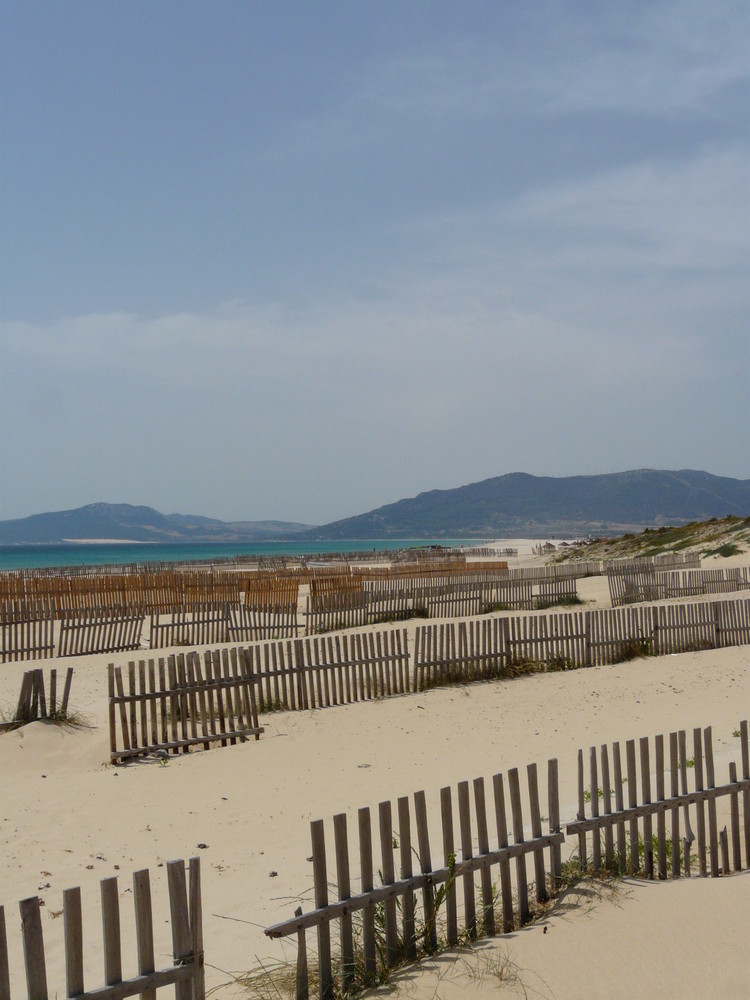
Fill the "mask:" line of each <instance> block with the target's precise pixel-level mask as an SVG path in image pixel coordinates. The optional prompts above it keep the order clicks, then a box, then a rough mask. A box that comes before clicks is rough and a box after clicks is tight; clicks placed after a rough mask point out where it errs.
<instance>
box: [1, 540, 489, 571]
mask: <svg viewBox="0 0 750 1000" xmlns="http://www.w3.org/2000/svg"><path fill="white" fill-rule="evenodd" d="M481 544H482V541H481V539H474V538H472V539H465V538H464V539H455V538H419V539H409V538H399V539H373V538H367V539H357V538H352V539H347V540H346V541H336V542H323V541H318V542H243V543H239V542H226V543H218V544H217V543H213V542H205V543H200V544H182V545H161V544H158V543H152V542H146V543H142V544H135V543H123V544H122V545H111V544H86V545H70V544H68V543H66V544H59V545H0V572H2V571H3V570H14V569H39V568H41V567H45V566H102V565H108V564H117V565H123V564H127V563H141V564H143V563H160V562H192V561H195V560H212V559H214V560H219V559H227V558H230V557H232V556H243V555H248V556H249V555H256V556H275V555H315V554H316V553H329V552H367V551H377V552H391V551H393V550H394V549H409V548H414V547H417V546H422V547H426V546H431V545H442V546H446V547H451V546H454V545H481Z"/></svg>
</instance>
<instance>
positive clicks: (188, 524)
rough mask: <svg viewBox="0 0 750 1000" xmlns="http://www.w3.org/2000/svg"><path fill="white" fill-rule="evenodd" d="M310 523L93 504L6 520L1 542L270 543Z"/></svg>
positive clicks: (0, 531) (0, 523)
mask: <svg viewBox="0 0 750 1000" xmlns="http://www.w3.org/2000/svg"><path fill="white" fill-rule="evenodd" d="M309 528H310V525H308V524H296V523H292V522H289V521H219V520H217V519H216V518H212V517H201V516H199V515H195V514H160V513H159V511H158V510H154V509H153V507H135V506H133V505H132V504H128V503H91V504H87V505H86V506H85V507H76V508H75V509H74V510H61V511H56V512H54V513H48V514H33V515H32V516H31V517H23V518H19V519H17V520H13V521H0V545H20V544H25V543H46V544H52V543H55V542H64V541H81V540H88V539H93V538H106V539H116V540H118V541H124V540H128V541H133V542H161V543H162V544H169V543H180V542H260V541H262V542H265V541H268V539H273V540H274V541H276V540H278V539H282V538H286V537H288V536H289V535H297V534H299V533H300V532H301V531H304V530H306V529H309Z"/></svg>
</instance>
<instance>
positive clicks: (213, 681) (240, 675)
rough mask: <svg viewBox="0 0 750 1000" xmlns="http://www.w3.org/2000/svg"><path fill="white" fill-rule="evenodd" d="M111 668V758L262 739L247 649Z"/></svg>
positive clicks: (190, 655) (178, 751) (166, 752)
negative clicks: (252, 738)
mask: <svg viewBox="0 0 750 1000" xmlns="http://www.w3.org/2000/svg"><path fill="white" fill-rule="evenodd" d="M126 679H127V690H126V685H125V681H124V679H123V671H122V668H121V667H116V666H115V665H114V664H110V665H109V671H108V687H109V734H110V760H112V761H113V762H117V761H123V760H127V759H129V758H131V757H142V756H146V755H149V754H154V753H156V754H159V755H164V756H166V755H167V754H169V753H188V752H189V751H190V749H191V748H199V747H203V749H204V750H208V749H209V748H210V747H211V746H212V745H215V744H217V743H219V744H220V745H221V746H227V744H232V745H234V744H235V743H237V741H238V740H239V741H242V742H244V741H245V740H247V739H248V738H249V737H254V738H255V739H256V740H257V739H259V738H260V736H261V734H262V733H263V728H262V727H261V726H260V725H259V724H258V707H257V702H256V698H255V683H254V680H253V676H252V667H251V664H250V662H249V659H248V657H247V655H246V652H245V650H243V649H231V650H227V649H223V650H213V651H207V652H205V653H204V655H203V666H201V658H200V656H199V655H198V653H195V652H193V653H187V654H182V653H180V654H177V655H172V656H169V657H167V658H166V659H165V658H163V657H161V658H160V659H159V660H158V662H157V661H155V660H153V659H150V660H148V662H146V661H145V660H141V661H140V662H139V663H138V664H136V663H129V664H128V667H127V672H126Z"/></svg>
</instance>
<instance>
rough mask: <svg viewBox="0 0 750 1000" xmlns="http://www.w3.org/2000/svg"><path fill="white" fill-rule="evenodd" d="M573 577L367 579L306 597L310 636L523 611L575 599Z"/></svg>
mask: <svg viewBox="0 0 750 1000" xmlns="http://www.w3.org/2000/svg"><path fill="white" fill-rule="evenodd" d="M577 599H578V598H577V592H576V578H575V577H563V578H560V579H549V580H544V579H543V580H540V581H537V582H533V581H531V580H520V579H519V580H509V579H508V578H507V577H505V576H502V577H497V578H494V579H493V578H490V575H488V578H487V579H483V580H480V579H478V580H476V581H471V582H466V581H465V580H462V581H461V582H457V581H455V580H445V579H442V578H439V579H437V580H434V581H432V582H427V581H425V580H424V579H421V578H420V579H416V580H414V581H407V582H405V581H403V580H398V581H393V580H391V579H388V580H385V581H368V582H366V584H365V589H359V590H357V589H351V590H349V591H343V590H341V591H337V590H329V591H326V592H324V593H322V594H317V595H316V594H315V593H311V594H310V595H309V596H308V598H307V601H306V606H305V618H306V621H307V626H306V631H307V634H308V635H315V634H319V633H322V632H331V631H336V630H338V629H344V628H356V627H358V626H363V625H368V624H377V623H380V622H385V621H400V620H404V619H406V618H410V617H422V618H461V617H468V616H470V615H482V614H489V613H490V612H493V611H497V610H506V611H507V610H527V611H531V610H533V609H534V608H537V607H549V606H550V605H551V604H562V603H565V602H570V603H575V602H576V601H577Z"/></svg>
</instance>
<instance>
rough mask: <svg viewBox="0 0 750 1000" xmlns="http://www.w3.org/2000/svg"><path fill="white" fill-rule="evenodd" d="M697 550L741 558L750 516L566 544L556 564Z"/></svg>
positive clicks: (748, 540) (748, 542)
mask: <svg viewBox="0 0 750 1000" xmlns="http://www.w3.org/2000/svg"><path fill="white" fill-rule="evenodd" d="M686 549H690V550H694V551H696V552H697V553H698V554H699V555H701V556H712V555H716V556H726V557H728V556H733V555H740V554H741V553H742V552H745V551H747V550H748V549H750V517H745V518H741V517H724V518H715V517H714V518H711V519H710V520H709V521H691V522H690V523H689V524H684V525H681V526H679V527H669V526H665V527H662V528H647V529H646V530H645V531H642V532H641V533H640V534H638V535H633V534H627V535H621V536H620V537H618V538H593V539H590V540H588V541H585V542H580V543H571V544H570V545H566V546H565V547H564V548H563V549H562V550H561V551H560V552H558V553H557V555H556V556H555V559H554V561H555V562H568V561H571V560H577V559H592V560H593V559H632V558H634V557H637V556H656V555H661V554H662V553H664V552H681V551H684V550H686Z"/></svg>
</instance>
